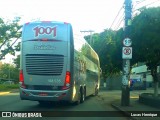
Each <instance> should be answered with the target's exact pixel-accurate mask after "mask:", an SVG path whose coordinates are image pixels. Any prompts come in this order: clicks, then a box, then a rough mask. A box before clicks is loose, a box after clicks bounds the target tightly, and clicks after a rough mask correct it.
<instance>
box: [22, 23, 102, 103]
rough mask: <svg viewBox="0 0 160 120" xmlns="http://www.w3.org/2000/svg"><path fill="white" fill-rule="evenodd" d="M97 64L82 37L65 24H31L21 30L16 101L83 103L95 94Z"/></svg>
mask: <svg viewBox="0 0 160 120" xmlns="http://www.w3.org/2000/svg"><path fill="white" fill-rule="evenodd" d="M99 84H100V63H99V58H98V55H97V54H96V52H95V51H94V50H93V49H92V48H91V47H90V45H89V44H88V43H87V42H86V41H85V40H84V38H83V37H81V36H78V35H73V31H72V26H71V24H69V23H65V22H49V21H41V22H31V23H26V24H24V26H23V30H22V42H21V57H20V98H21V99H22V100H32V101H39V102H40V103H44V102H48V101H69V102H76V103H79V102H83V101H84V100H85V97H86V96H88V95H91V94H98V90H99V86H100V85H99Z"/></svg>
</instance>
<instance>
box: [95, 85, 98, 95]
mask: <svg viewBox="0 0 160 120" xmlns="http://www.w3.org/2000/svg"><path fill="white" fill-rule="evenodd" d="M94 95H95V96H97V95H98V88H97V86H96V88H95V93H94Z"/></svg>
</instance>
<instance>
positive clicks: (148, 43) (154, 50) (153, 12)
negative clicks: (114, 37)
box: [130, 7, 160, 96]
mask: <svg viewBox="0 0 160 120" xmlns="http://www.w3.org/2000/svg"><path fill="white" fill-rule="evenodd" d="M159 13H160V7H158V8H148V9H142V10H141V13H140V14H139V15H137V16H136V17H134V19H133V24H132V27H131V33H130V36H131V39H132V40H133V59H132V64H134V63H137V62H145V63H146V65H147V67H148V69H150V70H151V75H152V77H153V80H154V83H155V90H154V96H158V74H157V66H158V65H160V36H159V31H160V16H159ZM134 56H135V57H134Z"/></svg>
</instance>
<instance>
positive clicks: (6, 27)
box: [0, 17, 22, 60]
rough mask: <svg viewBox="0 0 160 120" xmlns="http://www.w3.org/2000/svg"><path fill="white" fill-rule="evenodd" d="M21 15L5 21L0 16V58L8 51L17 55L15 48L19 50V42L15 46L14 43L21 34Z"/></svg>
mask: <svg viewBox="0 0 160 120" xmlns="http://www.w3.org/2000/svg"><path fill="white" fill-rule="evenodd" d="M19 21H20V17H15V19H14V20H12V21H7V22H5V21H4V20H3V19H2V18H0V60H1V59H3V58H4V56H5V55H6V54H7V53H10V54H12V55H15V50H19V44H18V45H17V46H15V47H13V45H14V43H15V42H16V41H17V40H18V39H19V38H20V36H21V32H20V29H21V27H22V26H21V25H19V24H18V23H19Z"/></svg>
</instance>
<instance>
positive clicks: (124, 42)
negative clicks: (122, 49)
mask: <svg viewBox="0 0 160 120" xmlns="http://www.w3.org/2000/svg"><path fill="white" fill-rule="evenodd" d="M123 45H124V46H126V47H129V46H131V45H132V41H131V39H130V38H125V39H124V40H123Z"/></svg>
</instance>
